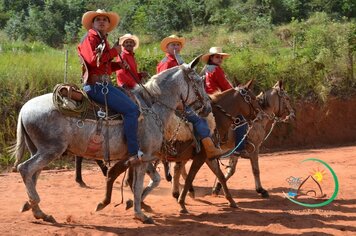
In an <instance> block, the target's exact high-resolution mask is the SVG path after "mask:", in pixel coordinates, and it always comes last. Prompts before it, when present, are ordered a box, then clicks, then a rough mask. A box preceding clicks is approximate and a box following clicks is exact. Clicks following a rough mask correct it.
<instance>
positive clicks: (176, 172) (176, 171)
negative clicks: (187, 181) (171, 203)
mask: <svg viewBox="0 0 356 236" xmlns="http://www.w3.org/2000/svg"><path fill="white" fill-rule="evenodd" d="M181 168H182V162H174V163H173V181H172V196H173V197H174V198H175V199H176V200H178V197H179V179H180V175H181Z"/></svg>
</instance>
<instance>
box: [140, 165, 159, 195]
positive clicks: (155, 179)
mask: <svg viewBox="0 0 356 236" xmlns="http://www.w3.org/2000/svg"><path fill="white" fill-rule="evenodd" d="M146 173H147V174H148V176H150V178H151V180H150V182H149V183H148V185H147V187H146V188H145V189H144V190H143V192H142V202H143V201H144V200H145V198H146V197H147V195H148V194H149V193H150V192H152V190H153V189H154V188H156V187H157V186H158V185H159V183H160V182H161V176H160V175H159V173H158V172H157V170H156V168H155V167H154V165H153V164H152V163H148V166H147V170H146Z"/></svg>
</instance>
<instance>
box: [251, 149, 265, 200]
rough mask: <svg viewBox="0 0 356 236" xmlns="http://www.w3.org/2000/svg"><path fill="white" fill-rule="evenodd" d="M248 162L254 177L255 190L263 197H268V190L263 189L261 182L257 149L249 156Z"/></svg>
mask: <svg viewBox="0 0 356 236" xmlns="http://www.w3.org/2000/svg"><path fill="white" fill-rule="evenodd" d="M250 162H251V167H252V172H253V177H254V178H255V187H256V192H257V193H259V194H261V196H262V197H263V198H269V194H268V191H267V190H265V189H264V188H263V187H262V184H261V179H260V167H259V164H258V151H257V150H256V151H255V152H254V153H252V155H251V157H250Z"/></svg>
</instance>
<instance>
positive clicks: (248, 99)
mask: <svg viewBox="0 0 356 236" xmlns="http://www.w3.org/2000/svg"><path fill="white" fill-rule="evenodd" d="M251 87H252V81H249V82H248V83H247V84H245V85H243V86H241V87H238V88H237V89H230V90H227V91H225V92H223V93H221V94H219V95H217V96H216V97H215V98H213V99H212V103H213V104H214V103H217V104H216V106H215V107H216V110H215V111H214V114H215V113H219V112H223V111H222V110H221V108H218V105H221V106H223V105H224V104H228V103H231V101H234V104H237V105H236V106H234V110H233V111H231V113H230V114H231V117H228V116H227V118H222V120H221V121H219V122H222V123H225V122H227V123H229V124H231V123H232V122H233V121H234V120H235V118H234V117H237V116H238V115H239V114H242V115H244V116H245V117H249V118H251V119H252V118H254V117H256V114H257V113H258V112H259V111H260V109H261V107H260V106H259V104H258V102H257V99H256V97H255V96H254V94H253V93H252V92H251V90H250V88H251ZM213 110H214V106H213ZM219 132H220V133H221V134H223V133H222V131H219ZM179 146H180V148H178V150H183V152H181V153H179V154H178V155H177V157H176V159H174V160H170V161H174V162H181V161H187V160H189V159H191V157H192V156H194V158H193V163H192V167H191V169H190V171H189V174H188V177H187V181H188V182H186V186H189V187H190V186H191V183H192V181H193V179H194V177H195V175H196V174H197V172H198V171H199V169H200V168H201V166H202V165H203V164H204V163H207V165H208V166H209V168H210V169H211V170H212V171H213V173H214V174H215V175H216V176H217V178H218V179H219V181H220V182H221V183H222V188H223V189H224V193H225V198H226V199H227V200H228V201H229V203H230V207H236V206H237V205H236V203H235V202H234V200H233V199H232V196H231V194H230V192H229V190H228V188H227V185H226V181H225V177H224V174H223V173H222V171H221V170H220V168H219V163H218V161H217V160H216V159H215V160H208V159H207V158H206V155H205V152H199V153H198V154H195V150H194V149H195V148H194V147H193V146H192V142H191V141H187V142H184V143H180V145H179ZM158 157H159V158H160V159H161V160H165V157H166V155H165V154H162V153H161V155H159V156H158ZM112 176H114V177H112ZM115 176H117V174H116V173H111V171H109V173H108V179H110V182H109V181H108V182H107V183H108V185H107V192H106V195H105V198H104V200H103V201H102V202H101V203H99V205H98V207H97V210H101V209H103V208H104V207H105V206H107V205H108V204H109V203H110V201H111V192H112V183H113V182H114V181H115V179H116V177H115ZM129 176H131V175H129ZM130 182H131V179H130V178H129V183H130ZM131 185H132V184H131V183H130V186H131ZM189 187H188V188H189ZM146 189H147V188H146ZM143 193H144V194H146V196H147V191H145V190H144V191H143ZM143 198H144V196H142V198H141V199H143ZM179 203H180V205H181V207H182V210H181V212H187V210H186V208H185V205H184V201H183V203H181V202H179Z"/></svg>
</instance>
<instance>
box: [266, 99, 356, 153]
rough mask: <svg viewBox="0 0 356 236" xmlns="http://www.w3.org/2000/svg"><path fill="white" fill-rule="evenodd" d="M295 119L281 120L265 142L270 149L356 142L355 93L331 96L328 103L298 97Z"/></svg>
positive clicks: (318, 146) (317, 146)
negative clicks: (344, 97) (308, 100)
mask: <svg viewBox="0 0 356 236" xmlns="http://www.w3.org/2000/svg"><path fill="white" fill-rule="evenodd" d="M293 107H294V109H295V110H296V121H295V122H292V123H287V124H285V123H278V125H276V128H275V129H274V130H273V132H272V134H271V135H270V137H269V138H268V139H267V141H266V142H265V143H264V144H263V147H265V149H262V150H265V151H268V150H269V149H274V150H275V149H284V150H286V149H289V150H290V149H304V148H320V147H325V146H329V147H330V146H340V145H345V144H353V143H356V96H353V97H351V98H348V99H342V98H336V97H330V98H329V99H328V100H327V101H326V102H325V104H323V105H320V104H315V103H311V102H307V101H298V102H296V104H294V105H293Z"/></svg>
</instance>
